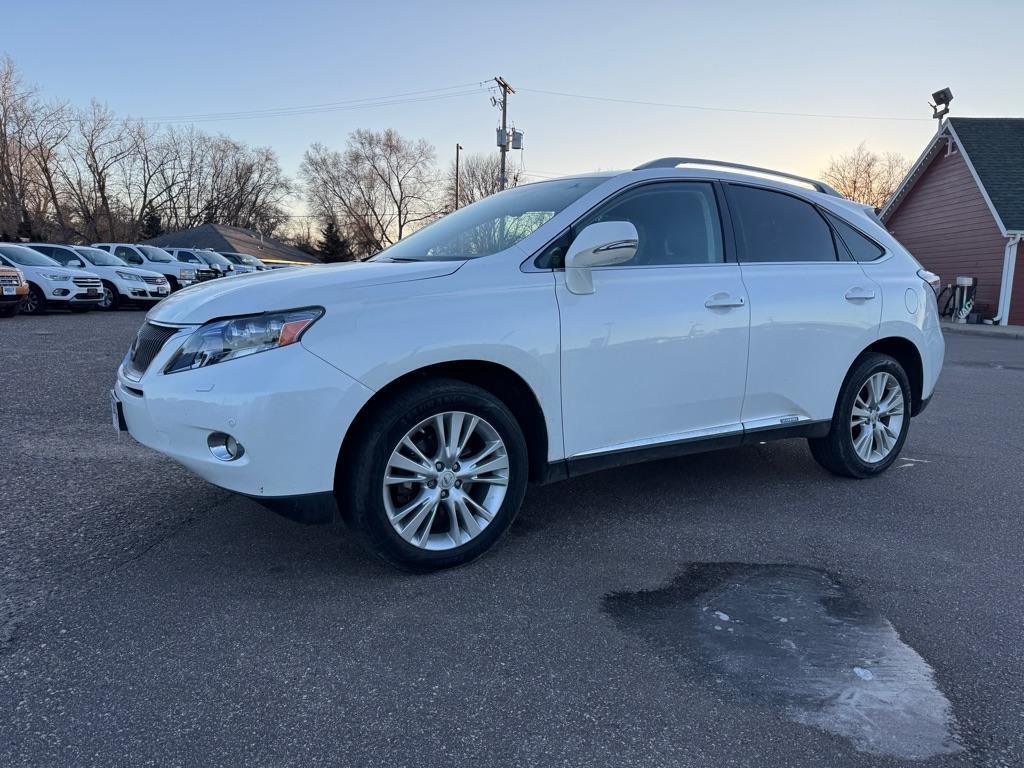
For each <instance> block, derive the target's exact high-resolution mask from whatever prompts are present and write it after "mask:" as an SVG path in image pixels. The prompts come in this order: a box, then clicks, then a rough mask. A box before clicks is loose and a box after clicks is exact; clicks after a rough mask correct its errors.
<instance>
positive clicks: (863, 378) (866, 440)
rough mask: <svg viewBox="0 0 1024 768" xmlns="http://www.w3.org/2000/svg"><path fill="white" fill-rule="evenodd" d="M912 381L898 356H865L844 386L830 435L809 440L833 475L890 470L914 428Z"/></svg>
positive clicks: (813, 451) (858, 475)
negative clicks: (912, 422) (912, 424)
mask: <svg viewBox="0 0 1024 768" xmlns="http://www.w3.org/2000/svg"><path fill="white" fill-rule="evenodd" d="M910 404H911V392H910V380H909V378H908V377H907V373H906V371H905V370H903V366H902V365H900V364H899V362H897V361H896V360H895V359H894V358H892V357H889V356H888V355H882V354H878V353H874V352H872V353H868V354H865V355H862V356H861V357H860V358H859V359H858V360H857V361H856V362H855V363H854V366H853V368H852V369H851V370H850V373H849V374H848V375H847V377H846V381H844V382H843V387H842V389H841V390H840V392H839V398H838V400H837V401H836V408H835V413H834V414H833V416H832V425H831V429H830V430H829V434H828V435H827V436H825V437H818V438H811V439H809V440H808V441H807V442H808V444H809V446H810V449H811V455H812V456H814V458H815V460H816V461H817V462H818V463H819V464H820V465H821V466H823V467H824V468H825V469H827V470H828V471H829V472H832V473H833V474H836V475H840V476H843V477H853V478H857V479H863V478H868V477H874V476H875V475H878V474H881V473H882V472H884V471H885V470H886V469H888V468H889V467H890V466H891V465H892V463H893V462H894V461H896V458H897V457H898V456H899V454H900V451H901V450H902V449H903V444H904V443H905V442H906V439H907V433H908V431H909V430H910Z"/></svg>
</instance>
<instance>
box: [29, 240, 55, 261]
mask: <svg viewBox="0 0 1024 768" xmlns="http://www.w3.org/2000/svg"><path fill="white" fill-rule="evenodd" d="M28 247H29V248H31V249H32V250H33V251H39V252H40V253H42V254H45V255H46V256H49V257H50V258H53V250H54V249H53V247H52V246H49V245H36V244H35V243H33V244H32V245H30V246H28Z"/></svg>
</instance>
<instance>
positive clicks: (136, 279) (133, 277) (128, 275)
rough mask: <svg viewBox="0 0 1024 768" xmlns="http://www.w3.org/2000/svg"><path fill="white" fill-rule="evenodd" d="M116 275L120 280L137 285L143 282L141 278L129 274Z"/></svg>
mask: <svg viewBox="0 0 1024 768" xmlns="http://www.w3.org/2000/svg"><path fill="white" fill-rule="evenodd" d="M116 274H117V276H118V277H120V278H121V279H122V280H134V281H135V282H138V283H143V282H145V280H143V279H142V278H141V277H139V276H138V275H133V274H132V273H131V272H117V273H116Z"/></svg>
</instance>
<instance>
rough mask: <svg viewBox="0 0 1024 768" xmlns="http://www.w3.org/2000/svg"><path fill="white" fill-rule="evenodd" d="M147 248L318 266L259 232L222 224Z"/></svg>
mask: <svg viewBox="0 0 1024 768" xmlns="http://www.w3.org/2000/svg"><path fill="white" fill-rule="evenodd" d="M146 244H147V245H156V246H159V247H167V248H211V249H213V250H215V251H227V252H229V253H247V254H249V255H250V256H255V257H256V258H257V259H261V260H264V261H270V262H302V263H304V264H318V263H319V259H317V258H315V257H314V256H310V255H309V254H308V253H306V252H305V251H300V250H299V249H298V248H293V247H292V246H290V245H285V244H284V243H282V242H281V241H280V240H275V239H274V238H272V237H264V236H263V235H261V234H260V233H259V232H255V231H253V230H251V229H242V228H241V227H227V226H224V225H223V224H203V225H201V226H198V227H193V228H192V229H183V230H180V231H179V232H171V233H169V234H166V235H160V236H159V237H154V238H153V239H152V240H147V241H146Z"/></svg>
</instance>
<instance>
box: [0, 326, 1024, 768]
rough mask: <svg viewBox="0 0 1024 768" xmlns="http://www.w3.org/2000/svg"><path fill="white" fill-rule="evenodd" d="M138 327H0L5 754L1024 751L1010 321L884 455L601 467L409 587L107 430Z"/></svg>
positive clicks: (546, 495)
mask: <svg viewBox="0 0 1024 768" xmlns="http://www.w3.org/2000/svg"><path fill="white" fill-rule="evenodd" d="M142 319H143V316H142V313H140V312H135V311H121V312H116V313H112V314H98V313H91V314H88V315H82V316H71V315H67V314H52V315H48V316H45V317H41V318H34V317H19V318H15V319H12V320H0V355H2V358H0V359H2V360H3V376H2V377H0V424H2V425H3V434H4V441H3V443H2V447H0V765H5V766H8V765H10V766H15V765H75V766H84V765H96V766H111V765H129V764H130V765H143V764H159V765H183V766H184V765H196V764H232V765H237V764H247V765H274V766H279V765H286V764H294V765H306V766H308V765H321V764H331V765H354V766H374V765H381V766H385V765H386V766H405V765H409V766H412V765H416V766H432V765H470V764H472V765H508V766H523V765H539V766H560V765H566V766H570V765H572V766H577V765H586V766H604V765H607V766H630V765H638V766H661V765H665V766H669V765H671V766H687V765H695V766H696V765H707V766H716V767H717V766H768V765H785V766H815V768H818V767H820V766H903V765H908V764H920V765H926V766H932V765H934V766H951V765H957V766H959V765H982V766H1016V765H1021V764H1024V729H1022V728H1021V723H1022V722H1024V643H1022V639H1024V611H1022V607H1024V597H1022V593H1021V589H1020V585H1021V583H1022V582H1024V558H1022V546H1021V542H1022V541H1024V522H1022V519H1021V512H1022V502H1021V492H1022V489H1024V471H1022V469H1021V463H1022V462H1021V459H1022V457H1024V406H1022V401H1021V397H1022V395H1024V342H1021V341H1017V340H1002V339H992V338H980V337H977V338H976V337H970V336H950V337H948V339H947V343H948V354H947V364H946V368H945V371H944V373H943V378H942V380H941V382H940V385H939V390H938V393H937V395H936V396H935V399H934V402H933V403H932V405H931V407H930V408H929V409H928V410H927V411H926V413H925V414H924V415H923V416H921V417H920V418H918V419H915V420H914V423H913V425H912V428H911V433H910V438H909V440H908V442H907V445H906V448H905V450H904V457H905V459H906V460H901V461H900V462H898V463H897V464H896V465H895V467H894V468H893V469H892V470H891V471H890V472H888V473H887V474H886V475H884V476H883V477H881V478H878V479H875V480H872V481H862V482H857V481H846V480H839V479H836V478H833V477H831V476H829V475H827V474H826V473H824V472H823V471H822V470H820V469H819V468H818V466H817V465H816V464H815V463H814V462H813V461H812V459H811V457H810V454H809V452H808V451H807V448H806V446H805V444H804V443H802V442H799V441H794V442H786V443H773V444H768V445H764V446H751V447H747V448H743V449H736V450H729V451H722V452H718V453H714V454H707V455H703V456H693V457H687V458H684V459H677V460H672V461H663V462H658V463H653V464H648V465H644V466H640V467H633V468H625V469H620V470H614V471H609V472H605V473H602V474H596V475H592V476H588V477H585V478H583V479H580V480H575V481H570V482H566V483H561V484H555V485H551V486H545V487H539V488H533V489H531V490H530V492H529V493H528V495H527V500H526V506H525V508H524V510H523V512H522V514H521V516H520V518H519V519H518V521H517V522H516V525H515V526H514V528H513V531H512V533H511V534H510V535H509V536H508V537H507V538H506V539H505V540H504V542H503V543H502V545H501V546H500V547H499V548H498V550H497V551H495V552H494V553H493V554H491V555H490V556H488V557H485V558H483V559H481V560H480V561H478V562H476V563H474V564H473V565H471V566H469V567H466V568H462V569H458V570H455V571H450V572H445V573H441V574H436V575H432V576H426V577H422V576H421V577H416V576H409V575H406V574H401V573H398V572H395V571H392V570H390V569H388V568H387V567H385V566H384V565H382V564H380V563H378V562H377V561H375V560H374V559H372V558H369V557H367V556H366V555H364V554H362V553H361V552H360V551H359V550H358V549H356V548H355V547H354V546H353V545H352V544H351V543H350V542H349V541H347V540H346V539H345V538H344V537H339V536H337V535H335V534H334V533H333V532H331V531H330V530H329V529H326V528H315V527H303V526H299V525H296V524H294V523H291V522H289V521H287V520H284V519H281V518H278V517H276V516H275V515H273V514H272V513H270V512H268V511H266V510H264V509H262V508H261V507H259V506H257V505H255V504H253V503H252V502H249V501H247V500H245V499H241V498H238V497H235V496H233V495H231V494H229V493H227V492H224V491H221V490H219V489H216V488H213V487H211V486H209V485H207V484H206V483H204V482H203V481H201V480H199V479H197V478H195V477H192V476H191V475H189V474H188V473H187V472H186V471H184V470H183V469H181V468H179V467H177V466H175V465H173V464H171V463H170V462H168V461H167V460H165V459H163V458H162V457H160V456H159V455H157V454H155V453H153V452H151V451H149V450H147V449H145V448H143V447H141V446H139V445H137V444H136V443H134V442H133V441H132V440H130V439H128V438H121V439H118V437H117V436H116V435H115V434H114V432H113V430H112V429H111V426H110V423H109V418H110V417H109V407H108V403H107V399H106V390H107V389H108V388H109V386H110V384H111V381H112V379H113V372H114V369H115V367H116V365H117V363H118V361H119V359H120V357H121V356H122V354H123V353H124V351H125V350H126V349H127V346H128V344H129V342H130V339H131V337H132V334H133V333H134V331H135V329H136V328H137V327H138V325H139V324H140V323H141V322H142ZM719 614H721V615H722V616H726V618H724V619H723V618H721V617H720V616H719ZM783 619H785V621H783ZM730 631H731V633H730ZM790 645H792V649H791V648H790ZM790 650H792V651H793V652H792V653H790V652H789V651H790ZM858 670H859V671H858ZM908 691H909V692H910V693H908ZM910 694H913V695H912V696H911V695H910ZM908 696H909V698H908Z"/></svg>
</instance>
